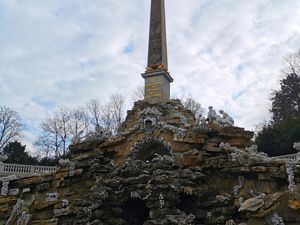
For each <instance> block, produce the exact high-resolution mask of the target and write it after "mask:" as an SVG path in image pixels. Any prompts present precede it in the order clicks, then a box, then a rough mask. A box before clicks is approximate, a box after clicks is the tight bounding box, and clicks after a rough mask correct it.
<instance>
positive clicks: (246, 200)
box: [0, 101, 300, 225]
mask: <svg viewBox="0 0 300 225" xmlns="http://www.w3.org/2000/svg"><path fill="white" fill-rule="evenodd" d="M149 121H151V124H150V123H149ZM252 136H253V133H252V132H249V131H245V130H244V129H242V128H237V127H225V128H224V127H219V126H217V125H216V124H208V125H207V126H206V127H199V126H196V125H195V118H194V116H193V114H192V113H191V112H190V111H188V110H185V109H184V108H183V106H182V105H181V104H180V102H178V101H173V102H169V103H167V104H161V105H148V104H147V103H145V102H138V103H136V105H135V107H134V108H133V110H132V111H130V112H129V113H128V116H127V119H126V122H125V123H124V124H123V126H122V127H121V129H120V131H119V134H118V135H117V136H114V137H110V138H107V139H99V141H93V142H89V141H84V142H82V143H79V144H77V145H73V146H70V149H71V153H72V159H71V162H70V163H65V164H64V165H63V166H61V167H60V168H59V169H58V171H57V172H55V173H52V174H47V175H42V176H33V177H27V178H22V179H17V180H12V181H10V182H9V192H8V193H7V195H5V196H1V197H0V224H23V225H25V224H34V225H38V224H40V225H42V224H43V225H48V224H49V225H50V224H51V225H58V224H64V225H65V224H72V225H81V224H82V225H86V224H91V225H122V224H128V225H139V224H144V225H158V224H159V225H163V224H165V225H171V224H181V225H184V224H195V225H196V224H197V225H200V224H220V225H221V224H222V225H224V224H226V225H230V224H242V223H244V224H248V225H260V224H271V225H273V224H283V222H282V221H284V224H290V225H292V224H293V225H296V224H300V214H299V209H300V195H299V190H298V186H299V182H300V169H299V168H298V167H297V166H296V165H294V164H293V167H292V172H293V174H290V175H288V174H287V169H286V163H285V162H284V161H280V160H272V159H270V158H268V157H266V156H265V155H263V154H258V153H256V152H255V149H253V148H248V147H250V145H251V138H252ZM226 143H229V144H230V145H229V144H226ZM233 146H236V147H233ZM149 152H150V153H149ZM292 175H294V177H293V176H292ZM289 180H290V182H288V181H289ZM291 180H293V181H295V184H294V185H293V184H292V183H291ZM289 186H290V189H289Z"/></svg>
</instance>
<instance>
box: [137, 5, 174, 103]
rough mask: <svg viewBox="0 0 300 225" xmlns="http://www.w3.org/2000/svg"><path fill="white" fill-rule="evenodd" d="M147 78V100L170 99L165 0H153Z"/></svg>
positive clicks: (154, 101)
mask: <svg viewBox="0 0 300 225" xmlns="http://www.w3.org/2000/svg"><path fill="white" fill-rule="evenodd" d="M142 77H143V78H144V79H145V101H147V102H149V103H151V104H154V103H160V102H166V101H169V100H170V83H171V82H173V78H172V77H171V76H170V74H169V72H168V56H167V35H166V22H165V1H164V0H151V16H150V31H149V48H148V65H147V68H146V72H145V73H143V74H142Z"/></svg>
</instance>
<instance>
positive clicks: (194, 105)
mask: <svg viewBox="0 0 300 225" xmlns="http://www.w3.org/2000/svg"><path fill="white" fill-rule="evenodd" d="M183 105H184V107H185V108H186V109H189V110H191V111H192V112H193V113H194V114H195V116H196V118H197V117H198V116H199V115H201V114H203V112H204V109H203V108H202V107H201V104H200V103H199V102H197V101H196V100H195V99H193V98H191V97H188V98H187V99H185V100H183Z"/></svg>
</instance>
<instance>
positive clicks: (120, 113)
mask: <svg viewBox="0 0 300 225" xmlns="http://www.w3.org/2000/svg"><path fill="white" fill-rule="evenodd" d="M110 104H111V108H112V112H113V120H114V122H113V123H114V129H115V131H117V129H118V128H119V127H120V126H121V124H122V122H123V120H124V104H125V97H124V96H122V95H120V94H113V95H112V96H111V97H110Z"/></svg>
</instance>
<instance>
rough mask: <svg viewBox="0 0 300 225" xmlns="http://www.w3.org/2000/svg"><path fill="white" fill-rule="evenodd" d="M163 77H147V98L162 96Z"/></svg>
mask: <svg viewBox="0 0 300 225" xmlns="http://www.w3.org/2000/svg"><path fill="white" fill-rule="evenodd" d="M162 85H163V82H162V79H161V77H149V78H147V79H146V84H145V86H146V98H154V97H161V96H162V93H161V91H162Z"/></svg>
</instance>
